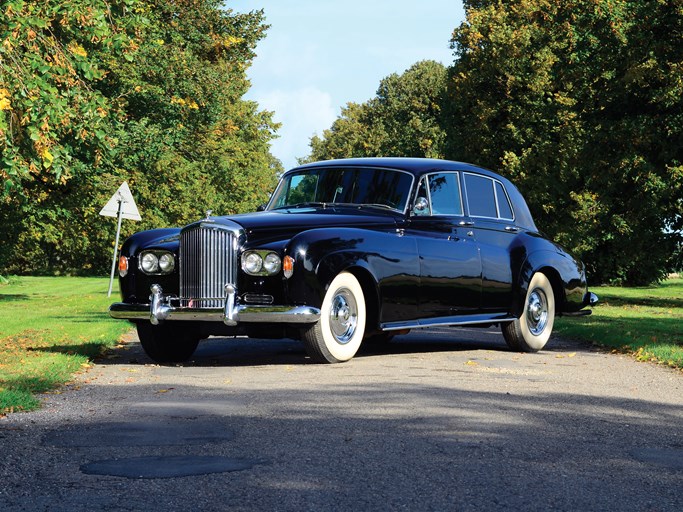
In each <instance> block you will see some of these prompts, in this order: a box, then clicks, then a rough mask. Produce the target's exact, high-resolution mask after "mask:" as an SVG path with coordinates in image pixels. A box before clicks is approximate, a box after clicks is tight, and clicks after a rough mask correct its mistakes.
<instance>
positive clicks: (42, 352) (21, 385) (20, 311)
mask: <svg viewBox="0 0 683 512" xmlns="http://www.w3.org/2000/svg"><path fill="white" fill-rule="evenodd" d="M106 289H107V279H92V278H64V277H37V278H36V277H20V278H17V277H13V278H12V279H10V282H9V283H8V284H2V285H0V416H1V415H2V414H4V413H7V412H11V411H22V410H31V409H35V408H37V407H38V406H39V405H40V401H39V400H38V399H37V398H36V397H35V394H36V393H44V392H48V391H50V390H53V389H55V388H56V387H59V386H61V385H63V384H64V383H66V382H68V381H69V380H71V379H72V377H73V374H74V373H76V372H78V371H80V370H82V369H83V368H84V367H87V366H88V361H89V360H90V359H92V358H94V357H96V356H98V355H101V354H102V353H104V352H105V351H106V350H107V349H108V348H111V347H112V346H114V344H115V343H116V342H117V341H118V339H119V338H120V337H121V335H122V334H124V333H125V332H126V331H128V330H129V329H130V325H129V324H126V323H125V322H124V323H122V322H120V321H118V320H113V319H111V318H109V316H108V315H107V312H106V311H107V306H108V305H109V303H110V302H111V300H110V299H109V298H108V297H107V295H106V293H105V290H106Z"/></svg>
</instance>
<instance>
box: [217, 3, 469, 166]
mask: <svg viewBox="0 0 683 512" xmlns="http://www.w3.org/2000/svg"><path fill="white" fill-rule="evenodd" d="M225 6H226V7H228V8H230V9H233V10H235V11H238V12H247V11H251V10H255V9H264V10H265V14H266V22H267V23H268V24H269V25H271V27H270V29H269V30H268V32H267V36H266V38H265V39H264V40H263V41H261V43H260V44H259V46H258V48H257V50H256V51H257V53H258V56H257V57H256V59H255V60H254V62H253V65H252V67H251V69H250V70H249V77H250V79H251V82H252V88H251V90H250V92H249V93H248V94H247V96H246V97H247V98H248V99H252V100H256V101H257V102H258V103H259V104H260V105H261V107H262V108H264V109H267V110H272V111H274V112H275V120H276V121H278V122H281V123H282V127H281V128H280V131H279V135H280V138H279V139H277V140H275V141H274V142H273V146H272V152H273V154H274V155H275V156H276V157H277V158H279V159H280V160H281V161H282V163H283V165H284V166H285V168H290V167H293V166H294V165H296V158H297V157H303V156H306V155H307V154H308V152H309V147H308V142H309V139H310V138H311V136H312V135H313V134H314V133H318V134H321V133H322V131H323V130H324V129H326V128H329V127H330V125H331V124H332V122H333V121H334V120H335V119H336V118H337V116H338V115H339V114H340V112H341V108H342V107H343V106H345V105H346V103H348V102H349V101H354V102H358V103H360V102H363V101H366V100H368V99H370V98H372V97H373V96H374V95H375V92H376V91H377V86H378V85H379V81H380V80H381V79H382V78H384V77H385V76H387V75H389V74H391V73H402V72H403V71H405V70H406V69H407V68H409V67H410V66H411V65H412V64H414V63H415V62H417V61H419V60H424V59H432V60H436V61H439V62H442V63H443V64H450V63H451V62H452V61H453V52H452V50H451V49H450V48H449V40H450V38H451V34H452V32H453V29H454V28H456V27H457V26H458V25H459V24H460V23H461V22H462V21H463V19H464V16H465V15H464V11H463V7H462V2H461V1H460V0H450V1H448V0H422V1H418V2H415V1H408V0H394V1H390V0H373V1H371V0H365V1H362V0H345V1H343V2H342V1H324V0H317V1H315V0H298V1H289V2H286V1H282V0H280V1H275V0H228V1H226V3H225Z"/></svg>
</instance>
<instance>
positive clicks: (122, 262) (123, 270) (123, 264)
mask: <svg viewBox="0 0 683 512" xmlns="http://www.w3.org/2000/svg"><path fill="white" fill-rule="evenodd" d="M126 274H128V258H126V257H125V256H121V257H120V258H119V275H120V276H121V277H126Z"/></svg>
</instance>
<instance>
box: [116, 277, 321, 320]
mask: <svg viewBox="0 0 683 512" xmlns="http://www.w3.org/2000/svg"><path fill="white" fill-rule="evenodd" d="M225 291H226V296H225V305H224V307H223V308H184V307H177V306H172V305H171V299H172V297H170V296H164V294H163V290H162V289H161V286H159V285H157V284H155V285H152V288H151V292H152V295H151V297H150V298H151V302H150V303H149V304H130V303H127V302H116V303H114V304H112V305H111V306H110V307H109V315H110V316H111V317H112V318H117V319H123V320H149V321H150V322H151V323H152V324H154V325H158V324H159V323H161V322H162V321H164V320H174V321H175V320H183V321H196V322H197V321H198V322H223V323H224V324H225V325H229V326H235V325H237V324H239V323H266V324H276V323H279V324H310V323H315V322H317V321H318V319H319V318H320V310H319V309H318V308H314V307H311V306H247V305H237V304H236V303H235V287H234V286H232V285H226V287H225Z"/></svg>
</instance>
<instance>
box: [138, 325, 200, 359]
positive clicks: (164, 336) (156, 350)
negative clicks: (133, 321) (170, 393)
mask: <svg viewBox="0 0 683 512" xmlns="http://www.w3.org/2000/svg"><path fill="white" fill-rule="evenodd" d="M137 328H138V337H139V338H140V344H141V345H142V348H143V349H144V350H145V353H146V354H147V355H148V356H149V357H150V358H151V359H153V360H154V361H156V362H157V363H181V362H183V361H187V360H188V359H189V358H190V357H192V354H194V351H195V349H196V348H197V345H198V344H199V340H200V335H199V329H198V328H197V326H196V325H195V324H192V323H187V322H164V323H163V324H161V325H152V324H151V323H148V322H139V323H138V324H137Z"/></svg>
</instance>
